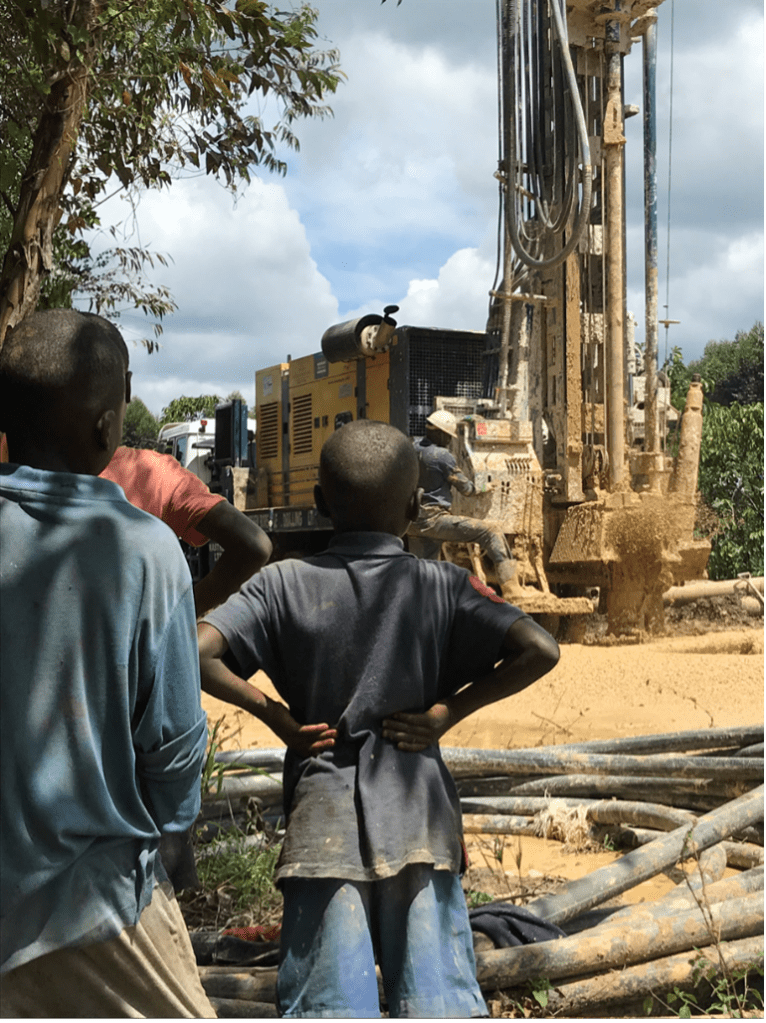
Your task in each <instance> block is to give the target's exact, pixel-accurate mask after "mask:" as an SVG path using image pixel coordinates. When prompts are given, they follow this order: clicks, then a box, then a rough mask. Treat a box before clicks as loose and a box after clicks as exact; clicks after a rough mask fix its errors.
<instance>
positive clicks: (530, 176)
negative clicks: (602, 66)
mask: <svg viewBox="0 0 766 1023" xmlns="http://www.w3.org/2000/svg"><path fill="white" fill-rule="evenodd" d="M543 8H547V11H548V13H549V15H550V20H549V25H550V28H549V29H548V27H547V19H546V17H545V14H544V10H543ZM548 35H550V40H551V44H550V48H548V47H547V46H546V40H547V38H548ZM499 37H500V38H501V40H502V43H501V47H500V56H501V67H500V75H501V82H502V85H501V90H500V94H501V103H502V115H501V120H502V129H501V139H502V147H501V148H502V152H501V163H502V165H503V167H504V171H505V190H504V192H505V207H506V217H505V220H506V225H507V231H508V237H509V239H510V242H511V245H512V247H513V250H514V252H515V254H516V256H517V257H518V258H519V260H520V261H521V262H522V263H524V264H525V265H526V266H528V267H531V268H533V269H543V268H549V267H553V266H557V265H558V264H559V263H561V262H563V261H564V260H565V259H566V258H567V256H568V255H569V254H570V253H571V252H572V251H573V250H574V248H575V246H576V245H577V243H578V241H579V239H580V237H581V235H582V233H583V231H584V229H585V225H586V223H587V220H588V216H589V213H590V205H591V189H592V168H591V162H590V145H589V141H588V131H587V126H586V123H585V115H584V112H583V108H582V103H581V101H580V94H579V89H578V86H577V79H576V76H575V70H574V67H573V64H572V57H571V54H570V52H569V42H568V38H567V29H566V21H565V18H564V16H563V14H562V10H561V7H560V0H510V2H509V3H507V4H506V5H505V16H504V17H503V16H501V24H500V27H499ZM548 90H550V92H551V94H552V101H553V110H552V115H551V114H546V112H545V94H546V92H547V91H548ZM546 118H552V125H551V129H550V134H551V139H550V142H551V144H549V139H548V137H547V136H548V135H549V131H548V130H546ZM578 164H581V165H582V172H581V175H579V174H578ZM578 177H580V178H581V184H582V197H581V201H580V204H579V208H578V209H577V212H576V215H575V219H574V223H573V224H572V226H571V230H570V232H569V237H568V238H567V240H566V242H565V243H564V245H563V246H562V248H560V249H559V250H558V252H556V253H555V254H554V255H552V256H549V257H542V256H541V255H540V252H541V251H544V249H545V248H546V247H547V246H548V245H549V243H550V241H551V240H552V239H556V238H558V237H559V236H560V235H561V234H563V232H564V231H565V230H566V228H567V225H568V224H570V222H571V217H572V213H573V210H574V208H575V205H576V203H577V191H578V188H577V186H578ZM546 182H547V183H546ZM525 208H526V211H527V213H528V214H529V215H528V217H527V218H526V222H528V223H534V225H535V229H536V230H535V232H534V233H535V234H537V237H533V236H532V235H531V234H530V233H529V232H528V231H527V229H526V227H525V219H524V216H523V212H524V209H525Z"/></svg>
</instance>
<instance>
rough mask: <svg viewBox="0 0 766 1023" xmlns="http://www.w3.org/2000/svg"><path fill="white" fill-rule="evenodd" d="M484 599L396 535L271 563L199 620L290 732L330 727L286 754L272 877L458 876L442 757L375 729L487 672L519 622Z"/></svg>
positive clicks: (348, 537)
mask: <svg viewBox="0 0 766 1023" xmlns="http://www.w3.org/2000/svg"><path fill="white" fill-rule="evenodd" d="M487 592H488V591H487V590H486V588H485V587H482V586H481V584H480V583H478V580H473V581H472V577H471V576H469V574H468V573H467V572H466V571H465V570H464V569H462V568H458V567H457V566H455V565H452V564H448V563H444V562H433V561H423V560H419V559H417V558H415V557H413V556H412V555H410V554H408V553H406V552H405V550H404V546H403V544H402V541H401V540H399V539H398V538H396V537H394V536H390V535H389V534H385V533H346V534H340V535H338V536H336V537H335V538H334V539H333V540H332V541H331V543H330V546H329V548H328V550H327V551H325V552H323V553H322V554H318V555H316V556H314V557H311V558H307V559H306V560H305V561H293V560H288V561H281V562H277V563H275V564H273V565H269V566H268V567H267V568H265V569H264V570H263V571H262V572H260V573H258V574H256V575H254V576H253V577H252V579H250V580H249V582H247V583H246V584H245V585H244V586H243V587H242V589H241V590H240V592H239V593H237V594H234V595H233V596H231V597H230V598H229V599H228V601H227V602H226V603H225V604H224V605H222V606H221V607H220V608H217V609H216V610H215V611H212V612H211V613H210V614H208V615H207V617H206V618H205V621H207V622H209V623H210V624H211V625H213V626H214V627H215V628H216V629H218V630H219V631H220V632H221V633H222V634H223V636H224V637H225V638H226V640H227V642H228V644H229V649H230V652H231V655H232V657H233V662H232V667H233V668H234V670H236V671H237V672H238V674H239V675H240V676H241V677H243V678H249V677H250V676H251V675H252V674H253V673H254V672H255V671H256V670H257V669H259V668H261V669H263V671H265V672H266V674H267V675H268V676H269V678H270V679H271V680H272V682H273V683H274V686H275V687H276V689H277V691H278V692H279V694H280V695H281V696H282V698H283V699H284V700H285V702H286V703H287V705H288V706H289V708H290V711H291V713H292V715H293V717H295V718H296V720H297V721H298V722H300V723H301V724H310V723H315V722H320V721H326V722H328V723H329V724H331V725H334V726H337V728H338V740H337V742H336V745H335V747H334V748H333V749H332V750H330V751H326V752H325V753H323V754H321V755H320V756H318V757H310V758H307V759H300V758H299V757H297V756H296V755H295V754H293V753H291V752H289V751H288V754H287V757H286V759H285V806H286V807H289V821H288V828H287V834H286V838H285V844H284V848H283V852H282V857H281V860H280V864H279V868H278V872H277V877H278V878H279V879H284V878H287V877H340V878H344V879H347V880H360V881H365V880H375V879H378V878H385V877H390V876H392V875H394V874H396V873H398V872H399V871H400V870H401V869H402V868H403V867H404V866H406V865H407V864H408V863H430V864H433V865H434V867H436V868H437V869H446V870H450V871H453V872H457V871H458V870H459V868H460V862H461V847H460V838H461V834H462V830H461V813H460V804H459V800H458V797H457V791H456V789H455V785H454V782H453V780H452V777H451V776H450V774H449V772H448V771H447V769H446V767H445V766H444V764H443V762H442V759H441V755H440V752H439V747H438V745H436V744H435V745H433V746H430V747H429V748H428V749H427V750H425V751H423V752H422V753H406V752H402V751H400V750H398V749H397V748H396V747H395V746H394V745H393V744H392V743H390V742H388V741H386V740H384V739H383V737H382V735H381V723H382V721H383V719H384V718H385V717H387V716H389V715H390V714H392V713H395V712H396V711H423V710H426V709H428V708H429V707H430V706H432V705H433V704H434V703H435V702H437V701H438V700H439V699H444V698H445V697H447V696H449V695H451V694H452V693H454V692H456V691H457V690H458V689H461V688H462V687H463V686H465V685H466V684H468V683H469V682H471V681H473V680H474V679H475V678H478V677H480V676H481V675H484V674H486V673H487V672H488V671H490V670H491V669H492V668H493V666H494V665H495V663H496V661H497V660H498V659H499V658H500V656H501V647H502V643H503V638H504V636H505V634H506V632H507V630H508V628H509V627H510V626H511V625H512V624H513V623H514V622H515V621H517V619H518V618H520V617H521V616H522V612H521V611H519V609H518V608H516V607H513V606H512V605H510V604H507V603H505V602H504V601H502V600H501V599H500V598H498V597H496V596H495V595H494V594H493V595H492V596H488V595H487Z"/></svg>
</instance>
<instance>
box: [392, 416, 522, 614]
mask: <svg viewBox="0 0 766 1023" xmlns="http://www.w3.org/2000/svg"><path fill="white" fill-rule="evenodd" d="M455 437H457V420H456V419H455V417H454V416H453V415H452V413H451V412H448V411H447V410H446V409H437V410H436V411H435V412H432V413H431V415H430V416H428V417H427V419H426V433H425V437H423V438H422V439H420V440H416V441H415V442H414V447H415V451H416V452H417V455H418V458H419V460H420V480H419V485H420V486H421V487H422V488H423V500H422V502H421V507H420V515H419V516H418V519H417V521H416V522H413V524H412V525H411V526H410V528H409V531H408V534H407V535H408V537H410V538H411V541H410V550H411V551H412V552H413V553H414V554H417V555H418V556H419V557H424V558H438V557H439V552H440V551H441V545H442V542H443V541H445V540H446V541H451V542H453V543H477V544H479V546H480V547H481V549H482V550H483V551H484V552H485V553H486V554H487V556H488V557H489V558H490V559H491V560H492V562H493V563H494V565H495V572H496V574H497V579H498V582H499V583H500V591H501V593H502V594H503V596H504V597H505V598H506V599H507V600H511V599H512V598H513V597H514V596H518V594H519V592H520V587H519V585H518V583H517V582H516V579H515V577H516V562H515V561H514V560H513V558H512V556H511V553H510V551H509V549H508V544H507V542H506V539H505V536H504V534H503V532H502V530H501V528H500V527H499V526H498V525H497V524H496V523H494V522H490V521H487V520H485V519H473V518H469V517H467V516H465V515H453V514H452V512H451V508H452V488H453V487H455V488H456V489H457V490H459V491H460V493H461V494H465V495H466V496H470V495H471V494H475V493H476V492H477V491H476V487H475V486H474V484H473V482H472V481H471V480H470V479H469V478H468V477H467V476H466V475H465V473H463V472H461V470H460V468H459V467H458V464H457V462H456V461H455V457H454V455H453V454H452V453H451V452H450V451H449V447H448V446H449V443H450V441H451V440H452V439H453V438H455ZM413 541H414V542H413Z"/></svg>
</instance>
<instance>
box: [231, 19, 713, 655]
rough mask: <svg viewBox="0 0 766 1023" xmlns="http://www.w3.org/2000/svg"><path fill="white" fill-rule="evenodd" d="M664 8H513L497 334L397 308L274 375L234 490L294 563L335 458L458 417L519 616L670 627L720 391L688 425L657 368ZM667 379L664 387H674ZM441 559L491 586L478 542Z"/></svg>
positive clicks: (618, 629)
mask: <svg viewBox="0 0 766 1023" xmlns="http://www.w3.org/2000/svg"><path fill="white" fill-rule="evenodd" d="M661 3H662V0H607V2H605V3H601V4H593V3H591V2H590V0H567V3H566V4H565V5H562V4H560V3H559V2H558V0H548V2H545V0H502V2H500V3H498V18H499V21H498V40H499V61H498V71H499V96H500V154H499V160H498V166H497V169H496V171H495V176H496V177H497V179H498V181H499V185H500V189H499V191H500V204H501V217H500V223H501V229H500V231H499V237H498V261H497V263H498V272H497V275H496V278H495V281H494V282H493V283H492V286H491V288H490V289H489V296H488V315H487V320H486V323H485V324H484V325H483V327H482V328H481V329H476V330H454V329H449V328H443V329H442V328H435V327H425V326H419V325H399V324H398V323H397V321H396V320H395V319H394V317H393V314H394V313H395V312H396V311H397V309H396V307H395V306H388V307H386V308H385V309H384V310H383V312H382V314H378V313H371V314H368V315H365V316H361V317H358V318H356V319H354V320H351V321H348V322H345V323H341V324H335V325H332V326H330V327H328V328H327V329H326V330H325V332H324V335H323V337H322V340H321V345H320V349H321V350H320V351H317V352H315V353H313V354H311V355H307V356H304V357H302V358H297V359H294V360H289V359H288V361H286V362H279V363H276V364H274V365H271V366H268V367H264V368H261V369H257V370H256V373H255V402H256V404H255V418H256V423H257V430H256V439H255V445H254V452H253V453H254V458H252V457H251V458H250V460H249V464H244V463H242V464H240V465H238V466H235V465H233V463H232V464H231V470H232V471H231V476H232V484H231V487H232V492H234V491H236V497H235V501H236V503H237V505H238V506H239V507H241V509H242V510H243V511H245V513H246V514H248V515H251V516H252V517H253V518H254V519H255V520H256V522H258V524H259V525H260V526H261V527H262V528H263V529H264V530H266V532H267V533H269V535H270V536H271V538H272V540H273V542H274V545H275V551H276V556H285V555H288V554H296V555H298V556H300V555H301V554H306V553H310V552H313V551H316V550H319V549H321V548H322V547H323V546H324V545H325V544H326V542H327V539H328V537H329V531H330V523H329V522H327V521H326V520H323V519H322V517H321V516H320V515H319V513H318V512H317V510H316V508H315V506H314V503H313V496H312V495H313V488H314V485H315V483H316V482H317V474H318V463H319V451H320V449H321V446H322V444H323V442H324V441H325V440H326V438H327V437H328V436H329V435H330V434H331V433H332V432H333V431H334V430H337V429H340V428H342V427H343V425H344V424H345V423H347V422H350V421H352V420H353V419H358V418H369V419H377V420H382V421H384V422H389V423H391V424H393V425H394V426H397V427H398V428H399V429H401V430H403V431H404V432H405V433H406V434H407V435H409V436H410V437H412V438H417V437H419V436H421V435H422V434H423V432H424V424H425V419H426V417H427V416H428V415H429V414H430V413H431V412H433V411H434V410H436V409H440V408H444V409H448V410H449V411H450V412H452V413H453V414H454V415H455V416H456V417H457V418H458V420H459V431H458V437H457V439H456V440H455V441H454V444H453V449H454V450H453V453H454V454H455V456H456V458H457V460H458V462H459V464H460V466H461V468H462V469H463V471H464V472H465V473H466V475H468V476H469V477H470V478H472V479H473V480H474V481H476V483H477V484H478V486H477V489H478V490H480V491H481V490H483V489H484V488H483V486H482V484H483V483H484V482H488V483H491V484H492V486H491V488H489V489H488V491H487V492H486V493H480V494H479V495H477V496H472V497H464V496H463V495H460V494H457V495H455V501H454V504H453V509H454V511H455V512H456V513H457V514H460V513H465V514H467V515H470V516H473V517H477V518H486V519H493V520H495V521H496V522H498V523H500V524H501V526H502V529H503V532H504V533H505V535H506V537H507V540H508V543H509V546H510V549H511V550H512V552H513V555H514V557H515V559H516V561H517V563H518V566H519V571H518V576H517V578H518V579H519V581H520V582H521V584H522V586H523V593H522V595H521V596H520V597H519V599H518V603H519V606H521V607H522V609H523V610H525V611H528V612H529V613H531V614H534V615H537V616H539V617H540V619H541V620H543V621H544V623H545V624H546V625H547V626H548V627H549V628H551V630H552V631H557V632H559V633H561V632H562V631H563V630H565V629H567V628H568V629H569V630H570V635H571V636H576V634H577V632H578V631H581V629H582V623H583V618H584V616H585V615H587V614H588V613H590V612H591V611H592V610H593V607H594V599H596V598H597V599H598V607H599V609H600V610H601V611H602V612H604V613H606V615H607V617H608V623H609V629H610V631H611V632H613V633H616V634H626V633H635V632H641V631H649V632H651V631H657V630H659V629H660V628H661V627H662V624H663V620H664V612H663V601H662V594H663V591H664V590H666V589H668V588H669V587H670V586H671V585H674V584H679V583H681V582H683V581H685V580H688V579H693V578H699V577H700V576H702V575H703V573H704V570H705V566H706V564H707V557H708V554H709V550H710V548H709V544H708V543H707V542H706V541H704V540H699V539H696V538H695V537H694V520H695V506H696V483H697V468H698V462H699V449H700V441H701V417H702V391H701V385H700V383H699V381H694V382H693V383H692V385H691V388H690V391H689V395H688V398H687V403H686V410H685V412H684V415H683V419H682V422H681V429H680V441H679V443H678V450H677V453H675V454H673V453H672V451H671V449H670V445H669V444H668V441H667V427H668V424H669V422H670V421H671V420H673V419H674V418H676V417H677V413H676V411H675V410H674V409H672V407H671V406H670V401H669V389H668V388H667V381H663V380H661V378H660V377H659V374H658V368H657V333H658V323H659V320H658V313H657V198H656V162H655V147H656V117H655V94H654V93H655V78H656V20H657V13H656V8H657V7H658V6H659V5H660V4H661ZM637 44H640V45H641V47H642V52H643V82H644V95H643V129H644V132H643V134H644V140H643V141H644V210H645V232H644V233H645V239H644V266H645V280H646V299H645V324H646V343H645V349H644V352H643V363H644V365H643V372H642V373H639V372H638V368H637V366H636V364H635V358H634V356H635V347H634V343H633V338H632V325H631V316H630V315H629V313H628V310H627V305H626V283H625V282H626V246H625V236H626V231H625V213H624V209H625V202H624V188H625V180H624V146H625V142H626V139H625V136H624V135H623V126H624V118H625V117H626V116H631V115H633V114H634V113H636V112H637V108H633V107H628V106H626V105H625V103H624V100H623V74H622V72H623V61H624V59H625V58H626V57H627V56H628V55H629V54H630V53H631V51H632V49H633V47H634V46H635V45H637ZM663 384H664V385H665V386H662V385H663ZM442 557H444V558H446V559H449V560H451V561H454V562H456V563H458V564H464V565H465V566H466V567H467V568H470V570H471V571H473V572H475V573H476V574H477V575H479V576H480V578H482V579H483V580H484V581H485V582H487V583H488V584H490V585H491V584H492V583H493V582H495V581H496V580H494V578H493V576H492V567H491V565H490V564H489V563H488V562H487V560H486V559H485V558H483V557H482V554H481V551H480V550H478V549H476V548H475V546H474V545H457V544H444V545H443V547H442Z"/></svg>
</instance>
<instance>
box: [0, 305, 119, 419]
mask: <svg viewBox="0 0 766 1023" xmlns="http://www.w3.org/2000/svg"><path fill="white" fill-rule="evenodd" d="M128 364H129V357H128V348H127V345H126V344H125V341H124V340H123V337H122V335H121V334H120V332H119V330H117V328H116V327H115V326H114V324H112V323H110V322H109V321H108V320H105V319H104V318H103V317H102V316H97V315H95V314H94V313H82V312H78V311H77V310H75V309H49V310H44V311H40V312H35V313H31V314H30V315H29V316H28V317H27V318H26V319H24V320H22V322H21V323H20V324H18V326H16V327H15V328H14V329H13V330H11V331H10V332H9V334H8V336H7V338H6V340H5V343H4V345H3V347H2V349H1V350H0V417H2V418H1V419H0V429H2V430H5V431H6V432H9V433H10V432H14V431H15V430H18V429H26V430H33V431H34V429H35V426H34V424H35V423H41V421H44V420H50V418H51V416H52V415H53V414H55V412H56V410H57V409H58V408H60V407H61V406H62V403H63V404H65V405H66V406H67V407H69V408H72V409H77V408H80V409H82V410H85V409H87V408H90V407H91V406H95V405H96V404H98V402H100V401H103V400H105V398H107V397H108V396H109V395H110V394H111V393H112V392H113V391H114V390H115V388H116V386H117V383H118V381H119V380H120V379H122V380H123V381H124V378H125V373H126V372H127V369H128ZM49 425H50V423H49Z"/></svg>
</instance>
